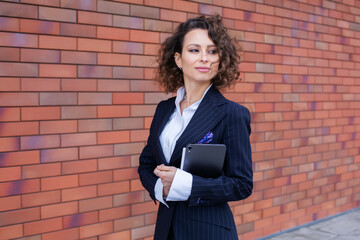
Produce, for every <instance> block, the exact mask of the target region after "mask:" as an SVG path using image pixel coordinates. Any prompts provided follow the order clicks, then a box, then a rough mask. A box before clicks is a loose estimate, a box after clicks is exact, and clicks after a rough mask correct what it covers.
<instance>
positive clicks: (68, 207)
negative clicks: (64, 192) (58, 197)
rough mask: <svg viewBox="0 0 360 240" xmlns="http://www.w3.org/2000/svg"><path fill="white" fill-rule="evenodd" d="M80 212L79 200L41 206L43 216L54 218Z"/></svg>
mask: <svg viewBox="0 0 360 240" xmlns="http://www.w3.org/2000/svg"><path fill="white" fill-rule="evenodd" d="M77 212H78V203H77V202H68V203H58V204H52V205H46V206H42V207H41V218H42V219H44V218H53V217H60V216H65V215H71V214H74V213H77Z"/></svg>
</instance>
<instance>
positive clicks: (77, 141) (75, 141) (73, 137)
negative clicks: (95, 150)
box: [61, 133, 96, 147]
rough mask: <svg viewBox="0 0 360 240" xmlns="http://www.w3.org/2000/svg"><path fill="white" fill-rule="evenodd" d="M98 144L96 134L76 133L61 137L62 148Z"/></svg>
mask: <svg viewBox="0 0 360 240" xmlns="http://www.w3.org/2000/svg"><path fill="white" fill-rule="evenodd" d="M94 144H96V134H95V133H74V134H64V135H61V146H62V147H72V146H84V145H94Z"/></svg>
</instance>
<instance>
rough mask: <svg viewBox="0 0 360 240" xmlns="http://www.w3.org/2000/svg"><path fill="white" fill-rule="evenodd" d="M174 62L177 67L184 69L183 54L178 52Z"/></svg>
mask: <svg viewBox="0 0 360 240" xmlns="http://www.w3.org/2000/svg"><path fill="white" fill-rule="evenodd" d="M174 60H175V63H176V65H177V66H178V67H179V68H180V69H182V63H181V54H180V53H178V52H176V53H175V55H174Z"/></svg>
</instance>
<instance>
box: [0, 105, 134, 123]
mask: <svg viewBox="0 0 360 240" xmlns="http://www.w3.org/2000/svg"><path fill="white" fill-rule="evenodd" d="M129 112H130V111H129ZM0 113H1V114H0V122H17V121H19V120H20V108H0ZM127 116H129V114H127Z"/></svg>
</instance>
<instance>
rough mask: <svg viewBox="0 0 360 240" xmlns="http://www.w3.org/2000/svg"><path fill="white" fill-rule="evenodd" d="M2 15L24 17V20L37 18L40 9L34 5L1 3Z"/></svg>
mask: <svg viewBox="0 0 360 240" xmlns="http://www.w3.org/2000/svg"><path fill="white" fill-rule="evenodd" d="M0 9H1V10H0V15H3V16H12V17H23V18H37V15H38V11H37V10H38V8H37V7H36V6H32V5H25V4H16V3H4V2H3V3H0Z"/></svg>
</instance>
